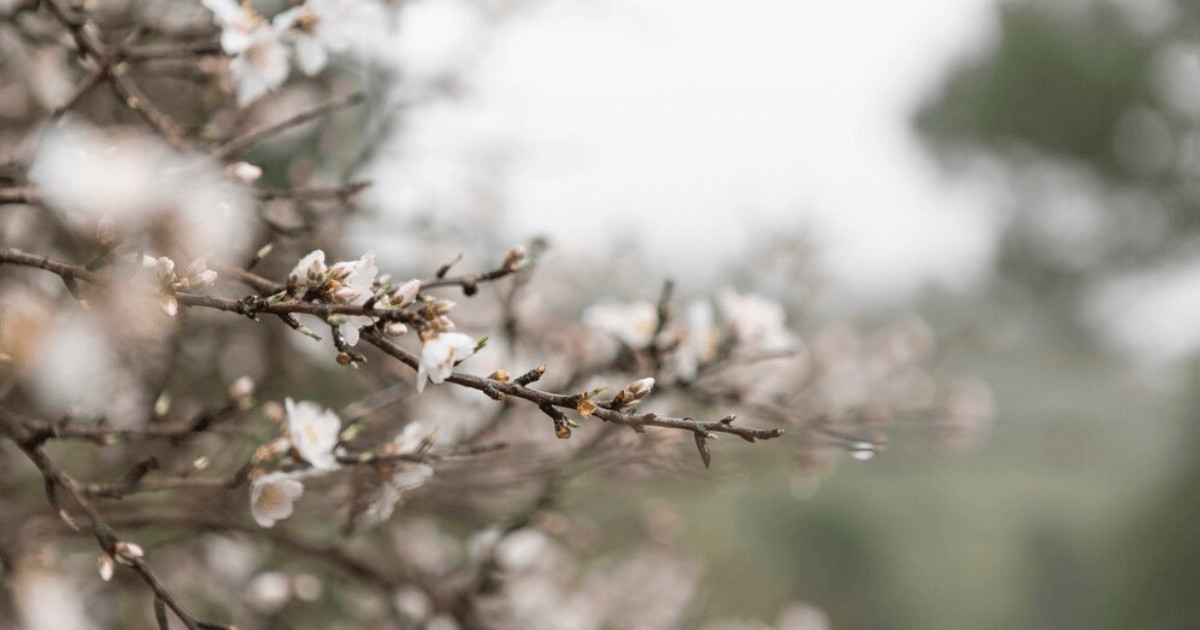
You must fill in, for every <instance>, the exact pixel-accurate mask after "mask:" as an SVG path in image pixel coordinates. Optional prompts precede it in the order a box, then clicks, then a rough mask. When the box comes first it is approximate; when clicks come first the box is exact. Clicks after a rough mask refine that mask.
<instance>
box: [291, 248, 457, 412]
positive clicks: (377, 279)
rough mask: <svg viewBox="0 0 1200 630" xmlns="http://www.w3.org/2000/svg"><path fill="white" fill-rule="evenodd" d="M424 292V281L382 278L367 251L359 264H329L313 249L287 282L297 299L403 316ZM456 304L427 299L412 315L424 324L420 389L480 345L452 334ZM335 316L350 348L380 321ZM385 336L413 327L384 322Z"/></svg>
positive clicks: (444, 374)
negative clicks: (394, 282)
mask: <svg viewBox="0 0 1200 630" xmlns="http://www.w3.org/2000/svg"><path fill="white" fill-rule="evenodd" d="M420 290H421V281H420V280H416V279H413V280H409V281H407V282H405V283H403V284H400V285H397V286H393V285H392V284H391V282H390V278H389V277H388V276H386V275H384V276H380V275H379V269H378V267H376V266H375V253H374V252H367V253H366V254H364V255H363V257H362V258H360V259H358V260H355V261H348V262H339V263H336V264H334V265H326V264H325V252H324V251H322V250H319V249H318V250H314V251H312V252H310V253H309V254H307V255H306V256H304V257H303V258H301V259H300V262H299V263H297V264H296V266H295V268H293V269H292V272H291V273H290V274H288V282H287V294H288V295H290V296H292V297H293V298H297V299H302V300H309V301H317V302H324V303H329V304H348V305H352V306H362V307H364V309H366V308H378V309H382V310H383V311H385V312H392V313H402V312H404V310H405V309H407V308H408V307H410V306H414V305H416V304H418V299H417V298H418V293H419V292H420ZM455 306H456V304H455V303H454V302H452V301H450V300H439V299H434V298H428V297H427V298H425V299H424V300H421V301H420V302H419V306H418V307H417V308H416V309H414V311H413V312H412V313H411V315H412V317H411V319H412V321H415V322H417V323H418V324H419V326H420V330H419V334H418V336H419V337H420V339H421V342H422V348H421V362H420V366H419V368H418V370H417V391H424V389H425V384H426V383H427V382H429V383H435V384H437V383H441V382H443V381H444V380H445V379H446V377H448V376H450V373H451V372H453V370H454V366H455V364H457V363H458V362H459V361H462V360H464V359H466V358H468V357H470V356H471V355H472V354H474V353H475V350H476V347H477V345H478V344H477V343H476V341H475V340H474V339H472V338H471V337H469V336H467V335H464V334H462V333H458V332H453V331H454V329H455V325H454V322H453V321H451V319H450V318H449V313H450V311H451V310H452V309H453V308H454V307H455ZM335 317H336V319H331V322H330V323H331V324H335V325H336V327H337V330H338V334H339V335H341V337H342V339H343V341H344V342H345V343H346V344H347V345H349V346H353V345H356V344H357V343H358V340H359V338H360V331H361V329H362V328H363V327H365V326H372V325H375V324H376V323H377V322H378V319H377V317H376V316H373V315H353V314H352V315H337V316H335ZM382 332H384V333H385V334H387V335H390V336H393V337H398V336H401V335H404V334H405V333H407V332H408V326H407V325H406V324H405V323H404V322H401V321H385V322H383V323H382Z"/></svg>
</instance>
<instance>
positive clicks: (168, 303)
mask: <svg viewBox="0 0 1200 630" xmlns="http://www.w3.org/2000/svg"><path fill="white" fill-rule="evenodd" d="M158 305H159V306H160V307H162V311H163V312H164V313H166V314H167V317H175V316H176V315H178V314H179V300H177V299H175V296H174V295H164V296H163V298H162V300H161V301H159V303H158Z"/></svg>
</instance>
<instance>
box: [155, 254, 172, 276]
mask: <svg viewBox="0 0 1200 630" xmlns="http://www.w3.org/2000/svg"><path fill="white" fill-rule="evenodd" d="M154 271H155V272H157V273H158V277H160V278H166V277H169V276H170V275H171V274H172V273H173V272H174V271H175V261H174V260H171V259H170V258H167V257H166V256H160V257H159V258H158V260H156V261H154Z"/></svg>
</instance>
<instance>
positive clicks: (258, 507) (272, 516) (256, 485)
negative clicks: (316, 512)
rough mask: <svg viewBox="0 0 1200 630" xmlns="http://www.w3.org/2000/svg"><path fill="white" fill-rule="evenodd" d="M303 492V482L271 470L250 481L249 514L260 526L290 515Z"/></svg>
mask: <svg viewBox="0 0 1200 630" xmlns="http://www.w3.org/2000/svg"><path fill="white" fill-rule="evenodd" d="M303 494H304V484H302V483H300V481H298V480H297V479H295V478H294V477H293V476H292V475H289V474H288V473H285V472H273V473H270V474H266V475H263V476H261V477H259V478H257V479H255V480H254V481H252V482H250V515H251V516H253V517H254V522H255V523H258V524H259V525H261V526H262V527H274V526H275V522H276V521H282V520H283V519H285V518H287V517H289V516H291V515H292V512H293V511H294V509H295V507H294V504H295V502H296V501H297V500H298V499H299V498H300V496H301V495H303Z"/></svg>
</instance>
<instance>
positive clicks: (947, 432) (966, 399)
mask: <svg viewBox="0 0 1200 630" xmlns="http://www.w3.org/2000/svg"><path fill="white" fill-rule="evenodd" d="M995 416H996V399H995V396H993V394H992V388H991V387H990V386H989V385H988V384H987V382H986V381H984V380H983V379H981V378H977V377H968V378H962V379H956V380H954V381H952V382H950V384H949V385H948V386H947V387H946V391H945V392H944V393H943V394H942V395H941V400H940V401H939V403H938V405H937V408H936V409H935V410H934V413H933V418H932V420H931V421H932V424H933V427H934V430H935V431H936V432H937V439H938V443H939V444H940V445H941V446H942V447H943V448H945V449H946V450H948V451H950V452H953V453H963V452H966V451H969V450H971V449H973V448H975V447H976V446H978V445H979V444H980V443H981V442H982V441H983V437H984V436H985V435H986V434H987V430H988V429H989V428H990V427H991V423H992V420H993V419H994V418H995Z"/></svg>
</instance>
